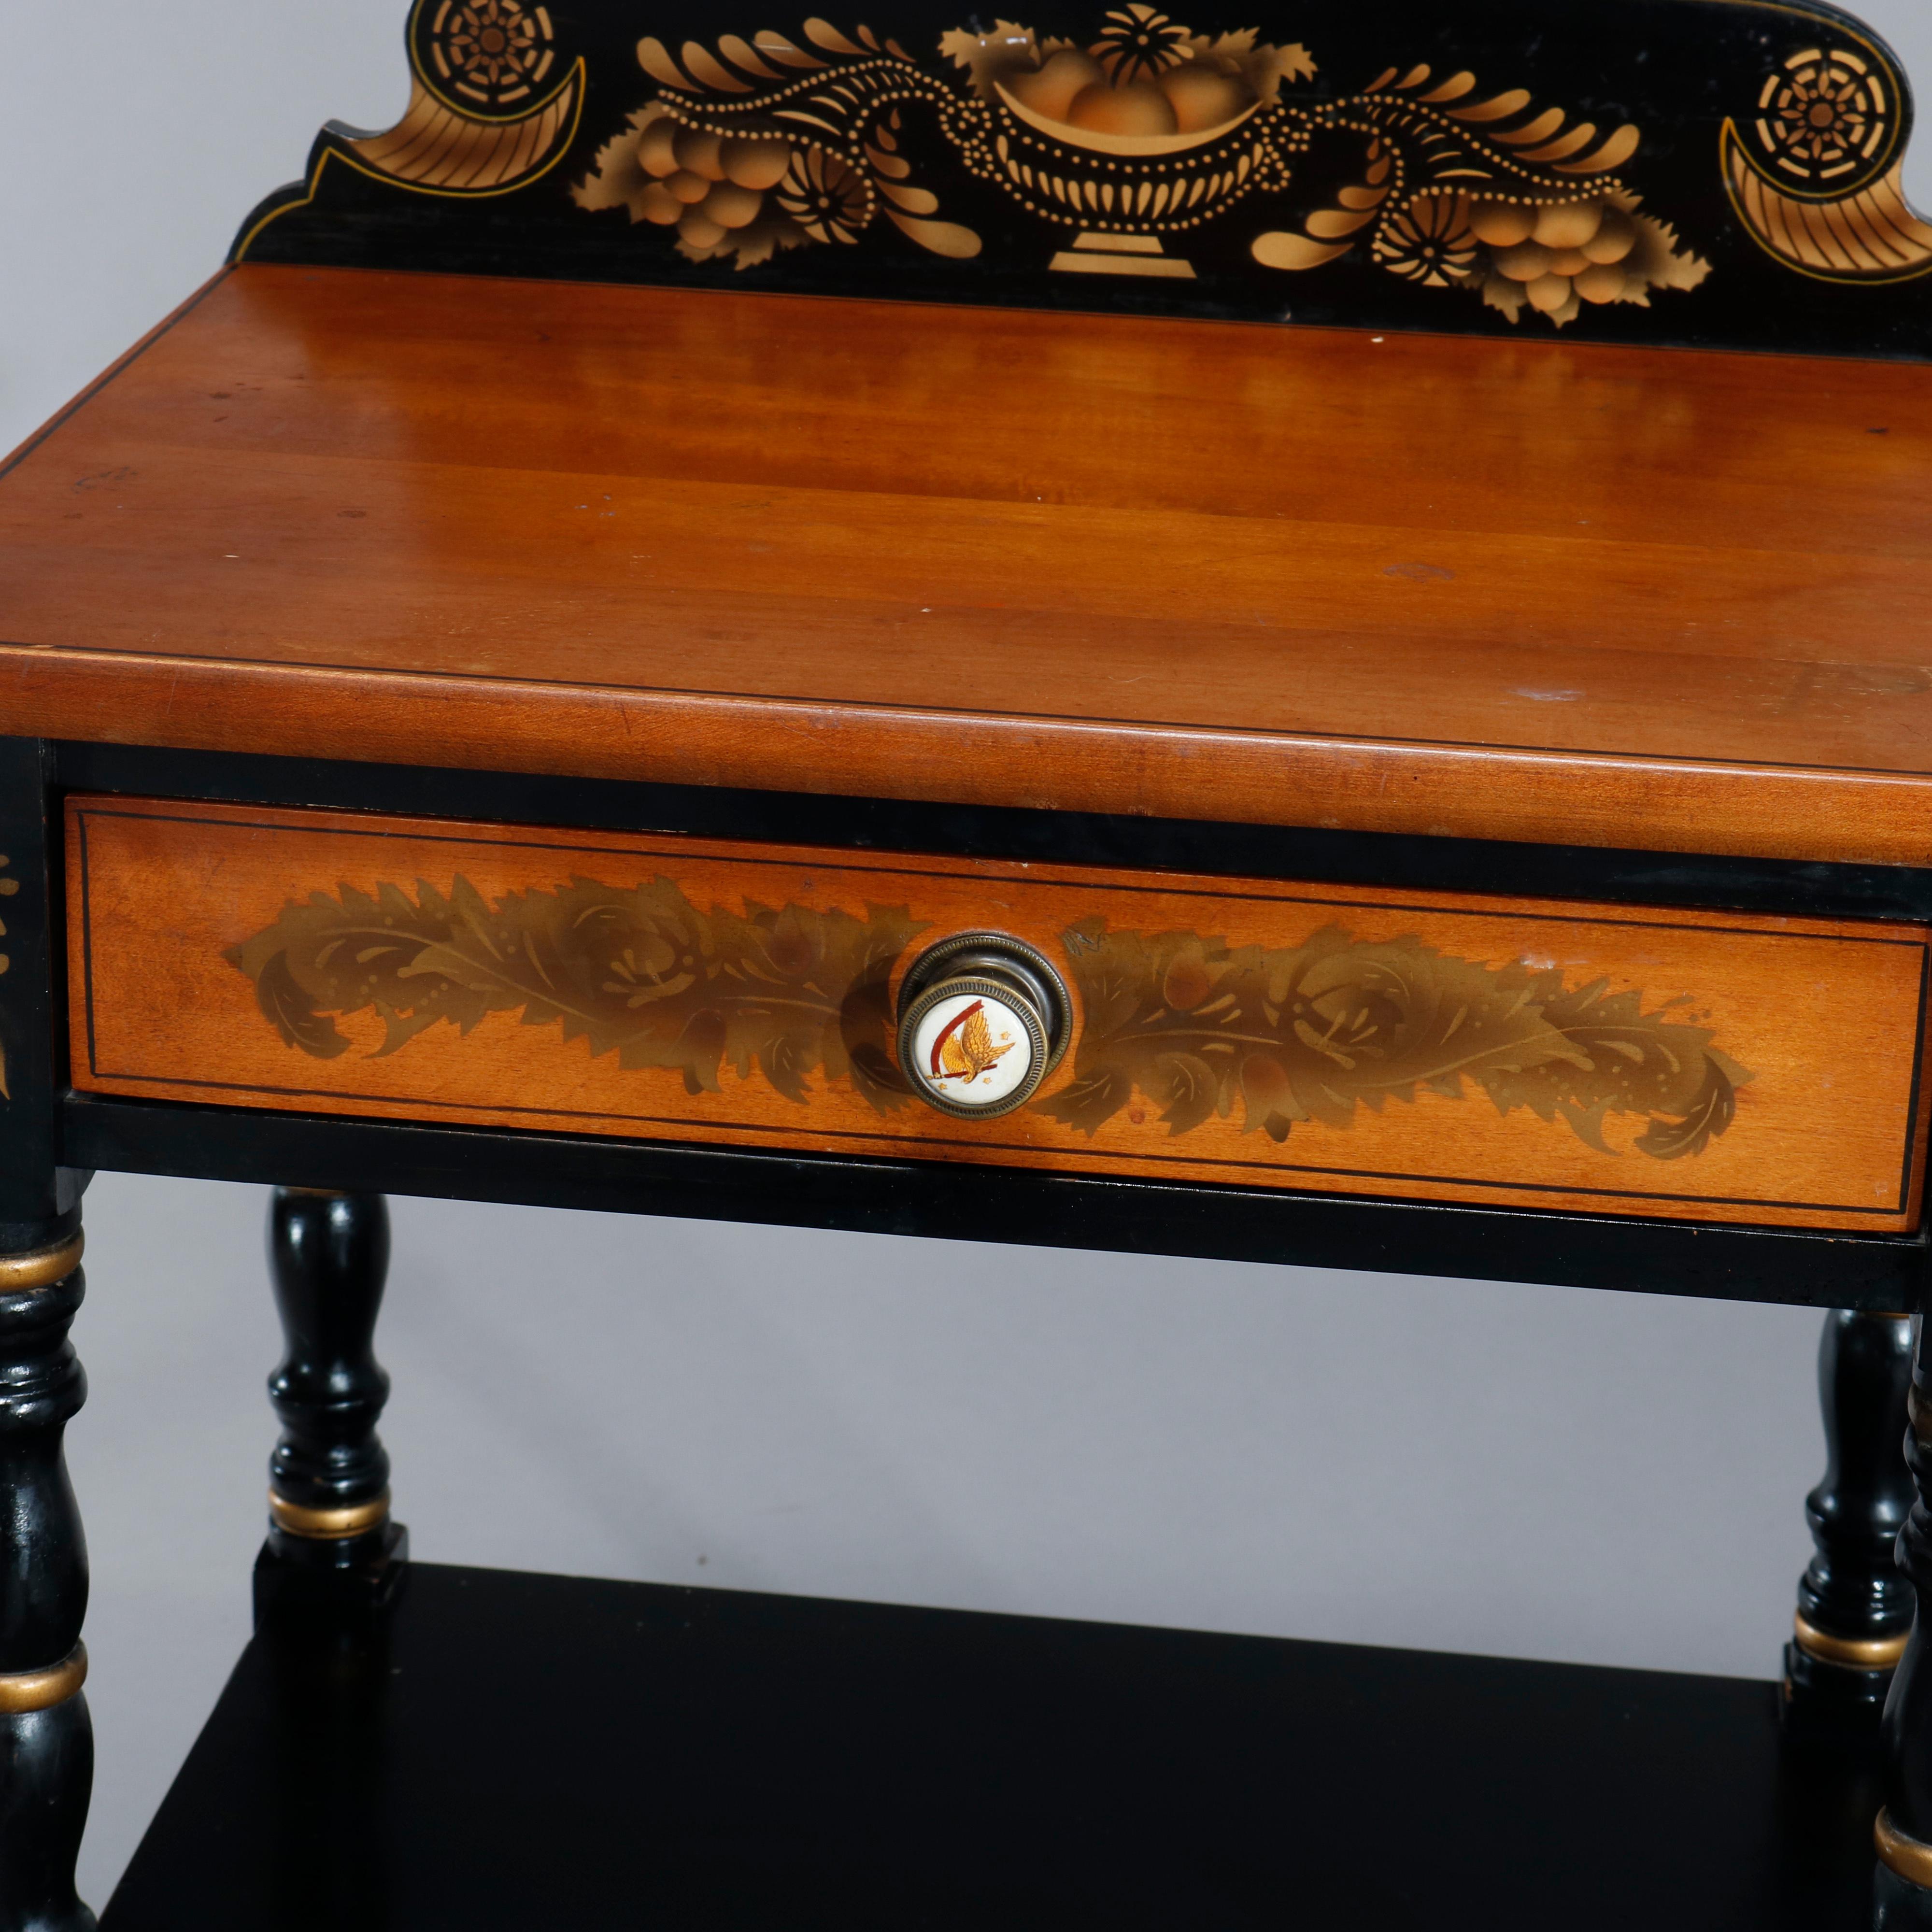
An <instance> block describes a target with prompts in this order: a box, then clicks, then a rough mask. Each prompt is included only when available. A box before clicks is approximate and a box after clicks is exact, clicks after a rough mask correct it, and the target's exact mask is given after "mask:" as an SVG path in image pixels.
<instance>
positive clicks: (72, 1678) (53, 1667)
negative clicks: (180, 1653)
mask: <svg viewBox="0 0 1932 1932" xmlns="http://www.w3.org/2000/svg"><path fill="white" fill-rule="evenodd" d="M55 1279H56V1280H58V1277H55ZM86 1682H87V1646H86V1644H84V1643H77V1644H76V1645H75V1646H74V1649H72V1650H71V1651H70V1652H68V1655H66V1656H65V1657H64V1658H62V1660H61V1661H60V1662H59V1663H58V1664H49V1665H48V1666H47V1667H46V1669H45V1670H15V1671H11V1672H7V1673H0V1713H5V1715H8V1716H11V1715H13V1714H15V1713H17V1712H22V1711H51V1710H52V1709H53V1707H54V1706H55V1705H56V1704H65V1703H66V1702H67V1700H68V1699H69V1698H70V1697H72V1696H73V1695H74V1693H75V1692H76V1691H78V1690H79V1689H80V1687H81V1686H82V1685H83V1684H85V1683H86Z"/></svg>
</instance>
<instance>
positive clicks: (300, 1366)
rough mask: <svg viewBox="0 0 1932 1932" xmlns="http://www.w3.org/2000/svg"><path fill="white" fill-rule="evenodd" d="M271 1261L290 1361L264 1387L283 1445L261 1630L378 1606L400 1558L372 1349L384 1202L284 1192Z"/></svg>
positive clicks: (276, 1466)
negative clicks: (303, 1609) (281, 1617)
mask: <svg viewBox="0 0 1932 1932" xmlns="http://www.w3.org/2000/svg"><path fill="white" fill-rule="evenodd" d="M269 1263H270V1266H271V1268H272V1271H273V1274H274V1277H275V1305H276V1307H277V1308H278V1310H279V1311H280V1313H281V1318H282V1332H283V1335H284V1339H285V1340H286V1343H287V1354H286V1355H285V1356H284V1358H283V1361H282V1362H281V1365H280V1366H279V1367H278V1368H277V1369H276V1370H275V1373H274V1374H273V1375H272V1376H270V1377H269V1400H270V1401H272V1403H274V1404H275V1413H276V1415H278V1417H279V1418H281V1424H282V1438H281V1441H280V1442H278V1444H277V1445H275V1454H274V1455H273V1457H271V1458H270V1460H269V1538H268V1542H267V1544H266V1546H265V1547H264V1548H263V1552H262V1556H261V1560H260V1562H258V1564H257V1566H256V1616H257V1622H260V1621H262V1620H263V1619H264V1618H265V1617H266V1615H267V1614H268V1612H269V1610H270V1608H271V1607H273V1606H274V1605H275V1604H279V1603H281V1602H283V1601H290V1600H291V1599H292V1598H301V1599H302V1601H307V1602H309V1603H311V1604H332V1605H336V1606H339V1607H345V1608H346V1607H350V1606H351V1605H352V1604H356V1603H360V1604H364V1605H366V1606H371V1607H380V1604H382V1603H383V1602H384V1601H386V1600H387V1598H388V1597H389V1595H390V1594H391V1593H392V1592H393V1591H394V1589H395V1587H396V1585H397V1583H398V1580H399V1579H400V1577H401V1571H402V1565H403V1563H404V1560H405V1559H406V1558H407V1554H408V1548H407V1533H406V1532H404V1529H402V1528H401V1526H400V1525H399V1524H398V1523H395V1522H394V1521H393V1520H392V1518H391V1517H390V1514H389V1454H388V1452H387V1451H386V1450H385V1449H384V1448H383V1444H382V1439H381V1438H380V1436H377V1433H376V1424H377V1421H378V1420H379V1419H380V1417H381V1415H382V1413H383V1403H385V1402H386V1400H388V1399H389V1377H388V1376H387V1375H386V1374H385V1373H383V1370H382V1368H381V1367H380V1364H378V1363H377V1360H376V1357H375V1353H374V1343H375V1333H376V1317H377V1314H378V1313H379V1312H380V1310H381V1307H382V1305H383V1283H384V1280H385V1279H386V1277H387V1275H388V1273H389V1209H388V1208H387V1206H386V1205H385V1203H384V1202H383V1197H382V1196H380V1194H335V1193H323V1192H321V1191H320V1190H314V1189H308V1188H299V1187H278V1189H276V1190H275V1199H274V1202H273V1203H272V1205H271V1207H270V1208H269Z"/></svg>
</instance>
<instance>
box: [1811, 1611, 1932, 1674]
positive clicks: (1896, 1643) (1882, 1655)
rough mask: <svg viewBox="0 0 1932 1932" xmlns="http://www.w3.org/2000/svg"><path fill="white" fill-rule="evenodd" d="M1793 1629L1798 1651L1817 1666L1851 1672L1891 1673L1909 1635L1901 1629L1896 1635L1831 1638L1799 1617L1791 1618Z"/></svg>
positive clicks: (1903, 1651) (1828, 1632)
mask: <svg viewBox="0 0 1932 1932" xmlns="http://www.w3.org/2000/svg"><path fill="white" fill-rule="evenodd" d="M1792 1628H1793V1634H1795V1635H1796V1638H1797V1640H1798V1648H1799V1649H1800V1650H1802V1652H1804V1653H1805V1655H1806V1656H1807V1657H1814V1658H1817V1660H1818V1661H1819V1662H1820V1664H1843V1666H1844V1667H1846V1669H1847V1670H1891V1669H1892V1668H1893V1667H1894V1666H1895V1665H1896V1664H1897V1662H1898V1660H1899V1659H1900V1658H1901V1657H1903V1655H1905V1642H1906V1637H1907V1636H1908V1635H1909V1632H1907V1631H1900V1632H1899V1634H1897V1636H1896V1637H1834V1636H1832V1634H1831V1632H1830V1631H1821V1630H1820V1629H1818V1628H1817V1627H1816V1626H1815V1625H1811V1624H1808V1623H1807V1622H1805V1619H1804V1617H1803V1616H1802V1614H1801V1615H1799V1616H1796V1617H1794V1618H1793V1619H1792Z"/></svg>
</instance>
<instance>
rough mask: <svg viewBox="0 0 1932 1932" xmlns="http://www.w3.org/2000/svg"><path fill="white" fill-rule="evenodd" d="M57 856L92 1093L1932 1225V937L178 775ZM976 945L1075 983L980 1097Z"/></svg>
mask: <svg viewBox="0 0 1932 1932" xmlns="http://www.w3.org/2000/svg"><path fill="white" fill-rule="evenodd" d="M68 854H69V859H68V863H69V872H70V880H69V885H70V890H69V894H68V907H69V919H70V926H71V947H70V955H69V956H70V960H71V1000H72V1018H73V1026H72V1036H71V1037H72V1058H73V1061H74V1070H73V1079H74V1085H75V1086H76V1087H77V1088H80V1089H82V1090H83V1091H89V1092H93V1093H101V1094H124V1095H134V1096H142V1097H158V1098H166V1099H171V1100H193V1101H199V1102H202V1103H214V1104H220V1105H228V1106H251V1107H266V1108H277V1109H290V1110H294V1111H298V1112H315V1113H326V1114H342V1115H363V1116H370V1117H388V1118H408V1119H414V1120H424V1121H451V1122H458V1123H471V1124H477V1123H486V1124H494V1125H498V1126H503V1127H524V1128H537V1129H544V1130H562V1131H565V1132H571V1133H593V1134H609V1135H621V1136H627V1137H632V1138H637V1139H654V1140H673V1141H685V1142H712V1143H725V1144H736V1145H750V1146H758V1147H764V1148H786V1149H796V1150H807V1151H817V1152H823V1153H845V1154H867V1155H877V1154H893V1155H899V1156H910V1157H919V1158H926V1159H932V1160H953V1161H971V1162H986V1163H1002V1164H1005V1165H1010V1166H1025V1167H1037V1168H1049V1169H1067V1170H1078V1171H1081V1172H1088V1173H1097V1174H1108V1175H1138V1176H1142V1177H1146V1178H1158V1179H1163V1180H1172V1179H1184V1180H1185V1179H1193V1180H1204V1181H1216V1182H1220V1183H1223V1184H1240V1185H1245V1186H1252V1187H1280V1188H1295V1189H1303V1190H1319V1191H1322V1192H1325V1193H1349V1194H1357V1195H1379V1196H1403V1197H1407V1198H1410V1199H1418V1198H1419V1199H1433V1200H1443V1201H1466V1202H1488V1203H1502V1204H1506V1205H1520V1206H1524V1207H1541V1208H1553V1207H1560V1208H1578V1209H1582V1210H1584V1211H1589V1212H1595V1213H1602V1214H1640V1215H1652V1216H1667V1217H1673V1218H1676V1219H1685V1220H1721V1221H1734V1222H1757V1223H1775V1224H1780V1225H1785V1226H1840V1227H1846V1228H1857V1229H1863V1230H1876V1231H1891V1230H1900V1229H1910V1228H1912V1227H1914V1226H1916V1225H1917V1217H1918V1171H1919V1168H1920V1166H1921V1160H1920V1154H1919V1148H1920V1145H1921V1140H1922V1137H1923V1133H1924V1097H1923V1096H1921V1091H1920V1089H1921V1082H1920V1081H1919V1079H1918V1063H1919V1058H1920V1055H1921V1050H1922V1036H1923V1031H1924V1029H1923V1016H1924V1007H1925V1001H1926V982H1927V937H1928V935H1927V932H1925V930H1924V929H1921V928H1918V927H1910V926H1892V925H1886V926H1878V925H1870V924H1858V923H1852V922H1830V921H1817V920H1800V919H1775V918H1764V917H1746V916H1739V915H1730V914H1708V915H1707V914H1699V913H1680V912H1674V911H1673V912H1652V911H1646V910H1632V909H1631V908H1629V907H1610V906H1591V905H1579V904H1568V903H1557V902H1550V901H1534V900H1527V899H1511V898H1479V897H1475V896H1472V895H1466V894H1448V893H1429V892H1388V891H1381V890H1371V889H1351V888H1346V887H1337V886H1298V885H1293V884H1283V883H1271V882H1265V881H1259V880H1228V879H1220V878H1214V879H1208V878H1199V877H1190V876H1186V875H1182V874H1172V873H1137V872H1126V871H1100V870H1095V869H1091V868H1078V867H1069V866H1052V865H1026V864H1020V863H1013V862H989V861H978V860H970V859H944V858H941V859H926V858H920V857H917V856H903V855H880V854H875V853H852V852H842V851H841V852H826V851H819V850H811V849H807V848H802V847H787V846H775V845H744V844H726V843H721V842H719V841H712V840H700V839H686V838H673V837H659V836H641V835H640V836H632V835H619V834H609V833H599V832H557V831H551V830H532V829H525V828H520V827H510V826H490V825H475V824H463V823H452V822H449V821H443V820H429V819H401V818H386V817H373V816H370V815H367V814H347V813H332V812H326V811H275V810H269V809H260V808H242V807H230V806H220V805H192V804H181V803H178V802H169V801H166V800H154V801H147V800H138V799H131V800H130V799H86V798H77V799H72V800H71V801H70V802H69V805H68ZM973 930H991V931H995V932H1001V933H1005V934H1010V935H1013V937H1015V938H1019V939H1020V940H1023V941H1026V942H1028V944H1031V946H1033V947H1036V948H1037V949H1039V950H1040V952H1041V953H1043V954H1045V955H1046V958H1047V959H1048V960H1049V962H1051V963H1052V965H1054V966H1055V968H1057V969H1058V972H1059V974H1061V977H1063V978H1064V980H1065V982H1066V985H1067V988H1068V989H1069V990H1070V993H1071V995H1072V1003H1071V1004H1072V1019H1071V1028H1070V1046H1069V1048H1068V1050H1067V1052H1066V1053H1065V1055H1064V1058H1063V1059H1062V1060H1061V1061H1060V1063H1059V1064H1058V1065H1057V1066H1056V1067H1055V1069H1054V1070H1053V1072H1052V1074H1051V1075H1050V1076H1049V1078H1048V1079H1047V1080H1046V1083H1045V1085H1043V1087H1042V1088H1041V1089H1040V1092H1039V1093H1038V1094H1037V1096H1036V1097H1034V1098H1033V1099H1032V1100H1031V1101H1029V1102H1028V1103H1027V1104H1026V1105H1025V1106H1022V1107H1019V1109H1016V1111H1014V1112H1009V1113H1007V1114H1004V1115H1001V1116H1000V1117H999V1118H991V1119H986V1118H972V1119H960V1118H953V1117H952V1116H950V1115H947V1114H944V1113H941V1112H938V1111H937V1110H936V1109H935V1108H934V1107H932V1106H929V1105H928V1104H926V1102H925V1101H924V1100H922V1099H920V1098H919V1097H916V1095H915V1094H914V1093H913V1091H912V1089H911V1087H910V1084H909V1083H908V1082H907V1080H906V1079H904V1077H903V1076H901V1073H900V1070H899V1068H898V1062H897V1059H896V1045H895V1005H896V1001H897V998H898V986H899V982H900V980H901V977H902V976H903V974H904V971H905V970H906V968H907V965H908V964H909V963H910V962H912V961H913V959H916V957H917V956H919V953H921V952H922V950H923V949H924V948H925V947H927V946H928V945H929V944H933V943H934V942H936V941H941V940H943V939H945V938H948V937H950V936H951V935H956V934H959V933H961V932H969V931H973ZM936 1065H937V1062H936V1061H935V1066H936Z"/></svg>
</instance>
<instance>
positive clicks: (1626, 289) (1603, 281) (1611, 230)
mask: <svg viewBox="0 0 1932 1932" xmlns="http://www.w3.org/2000/svg"><path fill="white" fill-rule="evenodd" d="M1469 227H1470V229H1471V231H1472V233H1474V235H1475V237H1476V239H1477V240H1478V241H1479V242H1484V243H1486V244H1487V246H1488V248H1489V249H1490V266H1491V269H1492V275H1491V280H1492V281H1493V282H1494V281H1501V282H1502V283H1504V284H1515V287H1514V289H1511V288H1509V287H1504V288H1500V289H1498V290H1496V294H1497V295H1498V296H1500V297H1502V299H1503V301H1504V302H1511V303H1513V302H1515V301H1517V299H1519V293H1518V292H1519V291H1520V296H1521V297H1522V298H1526V299H1528V301H1529V304H1530V306H1531V307H1532V308H1537V309H1541V311H1543V313H1544V314H1546V315H1549V316H1555V315H1556V314H1558V313H1559V311H1564V310H1568V311H1569V312H1570V313H1571V314H1574V313H1575V310H1574V307H1573V306H1572V305H1573V304H1574V303H1575V302H1616V301H1618V300H1619V299H1622V298H1623V297H1624V296H1627V295H1628V294H1630V293H1633V292H1634V290H1637V291H1640V290H1642V289H1643V287H1644V286H1645V283H1646V278H1644V277H1643V275H1642V274H1641V273H1640V272H1637V269H1636V265H1635V264H1634V263H1632V262H1631V259H1630V257H1631V254H1632V251H1634V250H1635V249H1636V248H1637V244H1638V242H1639V240H1640V235H1639V232H1638V228H1637V223H1636V221H1635V220H1634V219H1633V218H1632V217H1631V216H1630V215H1629V214H1627V213H1626V212H1625V211H1624V210H1623V209H1622V208H1619V207H1617V206H1616V205H1614V204H1613V203H1612V202H1609V201H1607V200H1606V201H1565V202H1556V203H1554V204H1553V205H1549V206H1546V207H1541V208H1537V207H1531V206H1528V205H1525V204H1523V203H1522V202H1508V201H1479V202H1476V203H1475V205H1473V206H1472V208H1471V209H1470V211H1469ZM1633 282H1634V290H1633Z"/></svg>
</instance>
